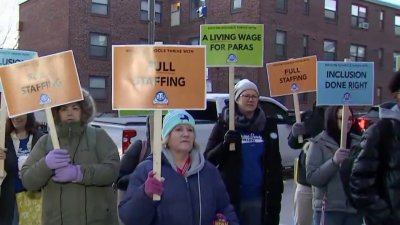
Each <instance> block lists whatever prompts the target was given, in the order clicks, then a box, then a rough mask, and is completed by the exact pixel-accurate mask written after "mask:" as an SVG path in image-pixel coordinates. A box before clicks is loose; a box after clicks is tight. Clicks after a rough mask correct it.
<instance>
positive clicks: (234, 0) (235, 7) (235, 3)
mask: <svg viewBox="0 0 400 225" xmlns="http://www.w3.org/2000/svg"><path fill="white" fill-rule="evenodd" d="M241 9H242V0H231V12H238V11H240V10H241Z"/></svg>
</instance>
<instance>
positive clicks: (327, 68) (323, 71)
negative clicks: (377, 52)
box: [317, 62, 374, 105]
mask: <svg viewBox="0 0 400 225" xmlns="http://www.w3.org/2000/svg"><path fill="white" fill-rule="evenodd" d="M317 90H318V91H317V105H372V104H373V101H374V63H372V62H318V79H317Z"/></svg>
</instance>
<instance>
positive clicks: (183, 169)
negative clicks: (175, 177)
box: [176, 156, 190, 176]
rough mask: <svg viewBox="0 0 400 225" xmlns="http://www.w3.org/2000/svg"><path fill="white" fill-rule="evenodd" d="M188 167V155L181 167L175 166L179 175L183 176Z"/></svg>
mask: <svg viewBox="0 0 400 225" xmlns="http://www.w3.org/2000/svg"><path fill="white" fill-rule="evenodd" d="M189 167H190V156H189V157H188V158H187V159H186V162H185V164H184V165H183V167H182V168H179V167H177V168H176V170H177V172H178V173H179V174H180V175H182V176H185V173H186V171H187V170H188V169H189Z"/></svg>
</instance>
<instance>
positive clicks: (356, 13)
mask: <svg viewBox="0 0 400 225" xmlns="http://www.w3.org/2000/svg"><path fill="white" fill-rule="evenodd" d="M351 26H352V27H356V28H360V29H368V23H367V8H365V7H363V6H358V5H351Z"/></svg>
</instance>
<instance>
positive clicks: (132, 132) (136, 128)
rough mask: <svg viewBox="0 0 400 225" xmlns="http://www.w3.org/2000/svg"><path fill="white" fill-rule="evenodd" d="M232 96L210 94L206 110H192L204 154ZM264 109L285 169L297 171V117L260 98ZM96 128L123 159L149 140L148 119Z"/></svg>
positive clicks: (100, 122)
mask: <svg viewBox="0 0 400 225" xmlns="http://www.w3.org/2000/svg"><path fill="white" fill-rule="evenodd" d="M228 100H229V95H228V94H216V93H211V94H207V102H206V104H207V105H206V109H205V110H188V112H189V113H190V114H191V115H192V116H193V117H194V119H195V120H196V132H197V135H196V136H197V137H196V141H197V142H198V144H199V146H200V149H202V150H204V149H205V147H206V145H207V142H208V138H209V136H210V133H211V131H212V129H213V127H214V124H215V123H216V121H217V119H218V116H219V114H220V113H221V111H222V109H223V108H224V107H225V106H227V105H228V104H229V102H228ZM260 107H261V108H262V109H263V110H264V112H265V114H266V116H267V118H270V119H275V120H276V121H277V122H278V137H279V149H280V152H281V156H282V165H283V166H284V167H293V164H294V159H295V158H296V157H297V156H298V154H299V153H298V151H295V150H294V149H292V148H290V147H289V145H288V143H287V137H288V135H289V133H290V131H291V127H292V124H293V123H294V121H295V118H294V114H293V113H292V112H291V111H289V110H288V109H287V108H286V107H285V106H284V105H282V104H281V103H279V102H278V101H276V100H275V99H273V98H270V97H264V96H261V97H260ZM91 124H92V125H93V126H98V127H102V128H104V129H105V130H106V132H107V133H108V134H109V135H110V136H111V138H112V139H113V140H114V142H115V143H116V145H117V146H118V149H119V151H120V155H122V154H124V152H125V150H126V149H127V147H128V146H129V145H130V144H131V143H133V142H134V141H135V140H137V139H145V138H146V117H144V116H129V117H105V118H104V117H98V118H95V120H94V121H93V122H92V123H91Z"/></svg>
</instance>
